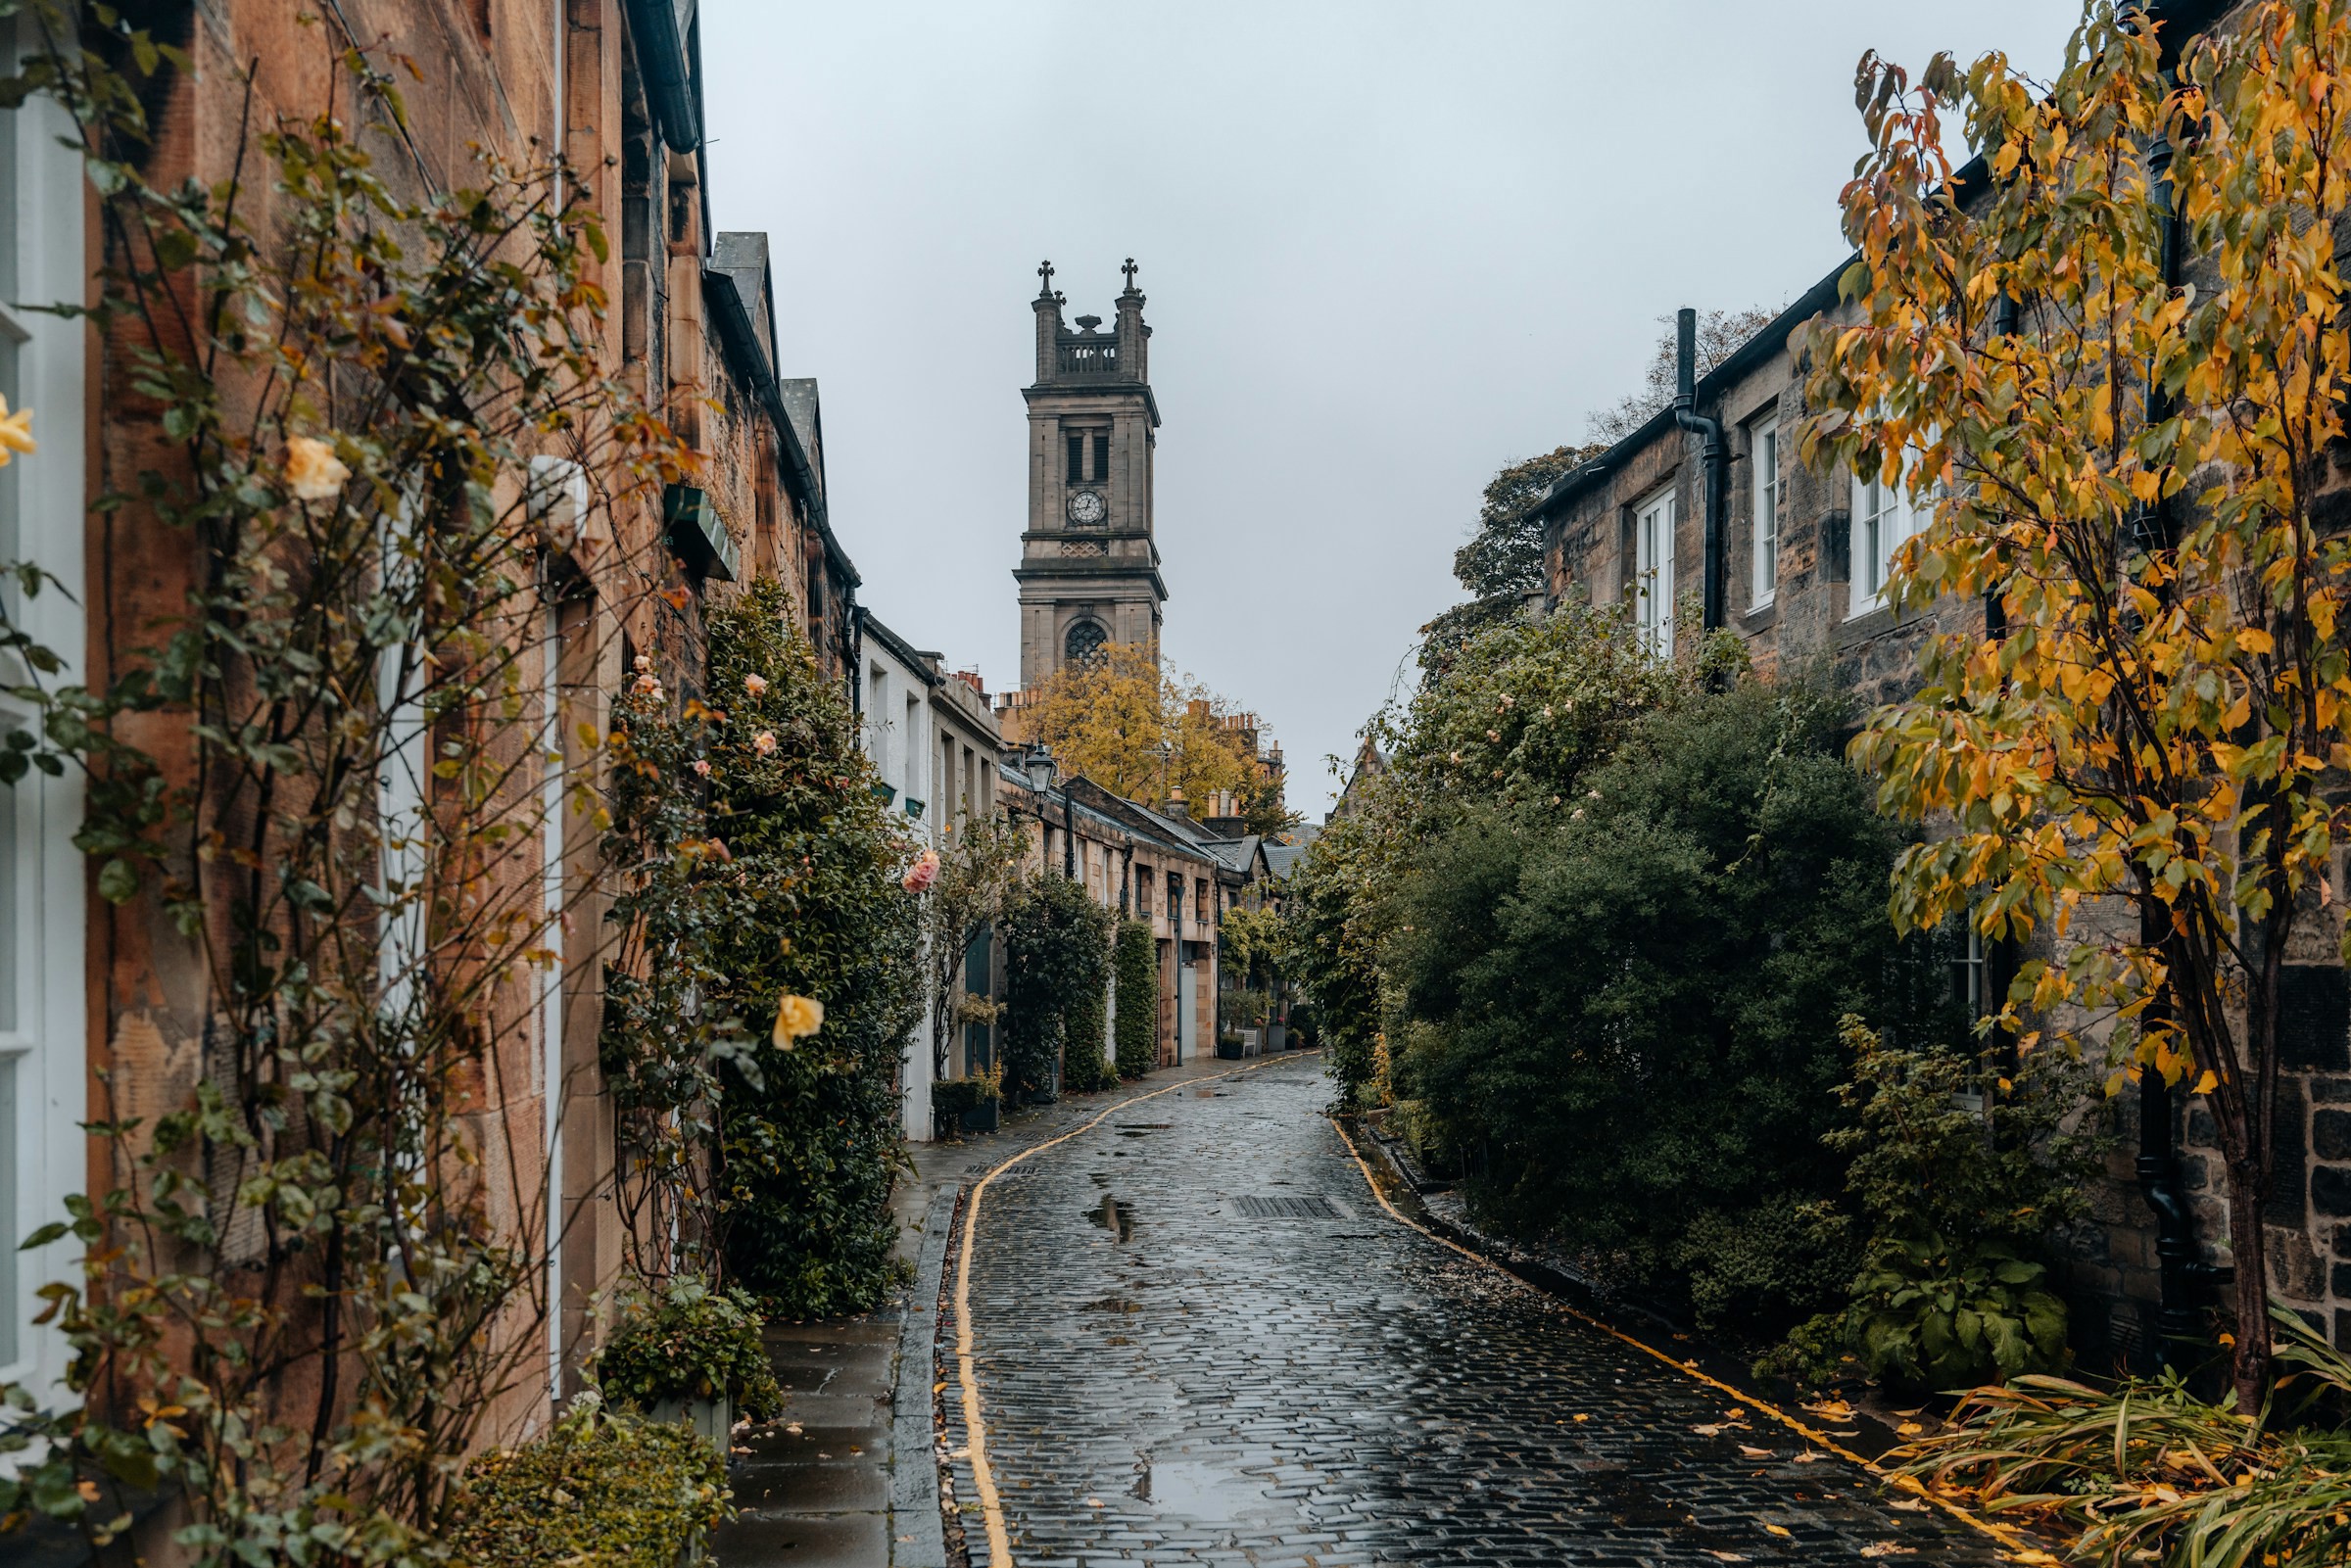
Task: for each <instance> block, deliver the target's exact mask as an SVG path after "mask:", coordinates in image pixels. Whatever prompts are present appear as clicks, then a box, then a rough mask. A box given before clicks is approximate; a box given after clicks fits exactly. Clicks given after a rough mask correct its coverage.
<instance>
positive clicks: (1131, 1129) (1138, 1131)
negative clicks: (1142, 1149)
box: [1115, 1121, 1176, 1138]
mask: <svg viewBox="0 0 2351 1568" xmlns="http://www.w3.org/2000/svg"><path fill="white" fill-rule="evenodd" d="M1115 1125H1116V1126H1117V1127H1118V1129H1119V1136H1120V1137H1122V1138H1139V1137H1141V1136H1142V1135H1143V1134H1144V1133H1146V1132H1165V1131H1167V1130H1168V1129H1169V1128H1171V1127H1173V1126H1175V1125H1176V1123H1175V1122H1173V1121H1121V1122H1118V1123H1115Z"/></svg>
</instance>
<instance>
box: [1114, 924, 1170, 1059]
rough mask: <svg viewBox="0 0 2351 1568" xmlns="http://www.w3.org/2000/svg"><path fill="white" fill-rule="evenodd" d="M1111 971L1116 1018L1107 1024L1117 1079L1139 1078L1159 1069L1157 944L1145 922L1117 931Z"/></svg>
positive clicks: (1126, 925)
mask: <svg viewBox="0 0 2351 1568" xmlns="http://www.w3.org/2000/svg"><path fill="white" fill-rule="evenodd" d="M1111 970H1112V974H1113V976H1114V979H1115V982H1116V983H1117V985H1118V988H1119V992H1118V995H1119V1012H1118V1017H1117V1018H1116V1019H1115V1020H1114V1021H1113V1022H1112V1023H1111V1028H1112V1030H1113V1031H1114V1037H1115V1039H1116V1042H1117V1045H1118V1053H1119V1076H1120V1077H1122V1078H1139V1077H1141V1076H1142V1075H1143V1074H1144V1073H1146V1072H1148V1071H1150V1070H1151V1069H1153V1068H1155V1067H1157V1066H1159V942H1158V940H1157V938H1155V937H1154V936H1153V935H1152V934H1151V927H1150V925H1149V923H1148V922H1145V921H1139V920H1138V921H1128V923H1127V924H1125V925H1124V926H1121V927H1119V935H1118V941H1117V944H1116V947H1115V950H1114V952H1113V954H1112V959H1111Z"/></svg>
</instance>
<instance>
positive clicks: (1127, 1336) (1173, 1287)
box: [939, 1058, 2005, 1568]
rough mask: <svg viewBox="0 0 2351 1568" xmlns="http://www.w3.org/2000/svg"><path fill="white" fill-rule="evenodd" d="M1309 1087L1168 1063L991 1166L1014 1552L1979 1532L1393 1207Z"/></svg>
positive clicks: (1690, 1545)
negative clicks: (1457, 1248) (1068, 1128)
mask: <svg viewBox="0 0 2351 1568" xmlns="http://www.w3.org/2000/svg"><path fill="white" fill-rule="evenodd" d="M1329 1097H1330V1085H1329V1083H1328V1081H1327V1080H1326V1079H1325V1078H1324V1077H1323V1076H1322V1073H1321V1070H1320V1063H1319V1059H1311V1058H1310V1059H1304V1060H1300V1061H1296V1062H1286V1063H1281V1064H1278V1065H1275V1066H1271V1067H1268V1068H1265V1069H1261V1070H1257V1071H1253V1072H1250V1073H1247V1074H1245V1075H1242V1076H1239V1077H1235V1078H1232V1079H1228V1080H1225V1081H1223V1082H1216V1083H1202V1084H1198V1085H1187V1086H1184V1087H1183V1088H1181V1089H1179V1090H1177V1091H1176V1092H1175V1093H1171V1094H1167V1095H1162V1096H1160V1097H1158V1098H1156V1099H1153V1100H1149V1101H1146V1102H1144V1103H1142V1104H1140V1105H1137V1106H1135V1107H1133V1108H1132V1110H1131V1112H1125V1111H1121V1112H1115V1113H1114V1114H1113V1115H1112V1116H1110V1117H1107V1118H1106V1119H1105V1120H1104V1121H1103V1123H1102V1124H1101V1125H1100V1126H1099V1127H1097V1128H1095V1129H1093V1130H1092V1131H1089V1132H1085V1133H1083V1134H1080V1136H1078V1137H1076V1138H1074V1139H1072V1140H1071V1141H1069V1142H1067V1143H1064V1144H1061V1145H1060V1146H1058V1147H1056V1148H1052V1149H1048V1150H1044V1151H1042V1152H1040V1153H1039V1154H1037V1155H1036V1156H1034V1157H1032V1159H1030V1160H1028V1161H1027V1162H1024V1163H1023V1164H1021V1165H1018V1166H1015V1167H1014V1168H1013V1170H1012V1171H1011V1172H1008V1173H1007V1174H1006V1175H1005V1176H1003V1177H1000V1178H999V1179H997V1180H996V1181H995V1182H994V1183H993V1185H991V1186H990V1188H989V1189H988V1193H987V1197H986V1200H985V1202H984V1205H983V1209H982V1214H981V1218H980V1222H979V1233H978V1238H977V1242H976V1251H975V1252H974V1254H973V1259H972V1279H971V1293H972V1319H973V1327H974V1333H975V1336H976V1350H977V1371H978V1375H979V1379H980V1385H981V1390H982V1397H983V1401H984V1419H985V1422H986V1428H987V1444H986V1448H987V1456H988V1459H989V1461H990V1464H991V1465H992V1467H993V1471H994V1475H995V1480H996V1484H997V1486H998V1488H999V1489H1000V1490H1001V1493H1002V1496H1003V1500H1004V1510H1005V1515H1006V1524H1007V1528H1008V1530H1009V1532H1010V1536H1011V1542H1012V1548H1013V1554H1014V1557H1015V1559H1016V1560H1017V1561H1018V1562H1019V1563H1021V1564H1023V1565H1025V1568H1047V1565H1053V1564H1071V1565H1077V1564H1084V1565H1093V1564H1107V1563H1159V1564H1176V1563H1207V1564H1252V1565H1256V1568H1311V1565H1335V1564H1372V1563H1399V1564H1401V1563H1411V1564H1454V1563H1459V1564H1528V1565H1538V1564H1539V1565H1546V1568H1548V1565H1553V1564H1573V1565H1595V1568H1597V1565H1604V1564H1605V1565H1625V1568H1630V1565H1668V1564H1670V1565H1677V1568H1678V1565H1683V1564H1688V1565H1692V1568H1702V1565H1703V1568H1710V1565H1712V1564H1715V1563H1721V1562H1741V1561H1745V1562H1755V1563H1771V1562H1803V1563H1808V1564H1811V1563H1846V1562H1861V1561H1875V1560H1881V1559H1885V1558H1899V1557H1913V1556H1914V1557H1915V1558H1916V1559H1917V1560H1918V1561H1920V1562H1922V1563H1923V1562H1931V1563H1937V1564H1943V1563H1950V1564H1972V1563H1988V1562H1996V1561H2001V1560H2003V1559H2004V1555H2005V1554H2004V1553H2003V1552H2001V1551H2000V1550H1999V1548H1998V1547H1997V1546H1996V1545H1994V1544H1992V1543H1991V1542H1989V1541H1987V1540H1985V1539H1984V1538H1983V1537H1981V1536H1978V1535H1976V1534H1975V1533H1973V1532H1971V1531H1969V1530H1968V1529H1966V1527H1965V1526H1963V1525H1960V1524H1958V1523H1956V1522H1954V1521H1951V1520H1948V1519H1947V1518H1945V1517H1943V1516H1942V1515H1940V1514H1936V1513H1932V1512H1926V1511H1904V1510H1903V1509H1901V1508H1897V1507H1896V1506H1895V1505H1894V1504H1893V1501H1892V1499H1890V1498H1889V1497H1887V1496H1886V1494H1885V1493H1884V1492H1883V1490H1882V1488H1881V1486H1880V1484H1879V1483H1878V1482H1877V1481H1876V1480H1875V1479H1874V1478H1872V1477H1871V1476H1869V1475H1868V1474H1866V1473H1865V1472H1863V1471H1861V1470H1859V1469H1857V1468H1855V1467H1853V1466H1851V1465H1849V1464H1847V1463H1846V1462H1845V1461H1843V1460H1840V1459H1837V1458H1835V1457H1833V1456H1830V1455H1827V1454H1813V1453H1808V1452H1807V1451H1806V1450H1804V1449H1803V1447H1802V1445H1801V1443H1800V1442H1799V1440H1798V1439H1796V1438H1795V1436H1794V1435H1793V1434H1790V1433H1787V1432H1786V1431H1785V1430H1784V1429H1780V1428H1776V1427H1765V1428H1764V1429H1762V1430H1758V1429H1757V1422H1756V1420H1754V1419H1752V1418H1742V1419H1741V1420H1739V1421H1736V1422H1733V1421H1727V1420H1726V1417H1727V1416H1728V1415H1729V1414H1730V1412H1731V1405H1730V1402H1729V1401H1728V1400H1726V1399H1725V1398H1724V1397H1723V1396H1722V1395H1720V1394H1719V1393H1717V1392H1715V1391H1713V1390H1709V1389H1707V1388H1705V1387H1704V1386H1703V1385H1701V1384H1698V1383H1696V1382H1693V1381H1690V1380H1688V1379H1686V1378H1684V1377H1682V1376H1681V1375H1680V1374H1678V1373H1676V1372H1674V1371H1673V1370H1672V1369H1671V1368H1668V1367H1665V1366H1663V1365H1660V1364H1659V1363H1657V1362H1656V1361H1655V1360H1653V1359H1651V1358H1650V1357H1648V1356H1645V1355H1643V1354H1641V1353H1640V1352H1638V1351H1635V1350H1633V1349H1632V1348H1630V1347H1628V1346H1626V1345H1624V1344H1622V1343H1620V1342H1618V1341H1616V1340H1613V1339H1610V1338H1608V1337H1607V1336H1605V1335H1603V1334H1601V1333H1600V1332H1598V1331H1596V1330H1594V1329H1592V1328H1589V1327H1587V1326H1585V1325H1583V1324H1581V1323H1578V1322H1576V1321H1575V1320H1573V1319H1572V1318H1570V1317H1568V1316H1566V1315H1564V1314H1563V1313H1562V1312H1561V1311H1560V1310H1559V1307H1557V1305H1556V1304H1555V1303H1553V1302H1552V1301H1551V1299H1550V1298H1548V1297H1545V1296H1543V1295H1541V1294H1540V1293H1538V1292H1536V1291H1534V1290H1533V1289H1532V1288H1530V1287H1528V1286H1525V1285H1523V1284H1521V1283H1520V1282H1519V1281H1517V1280H1515V1279H1513V1278H1511V1277H1510V1276H1508V1275H1506V1274H1503V1273H1501V1272H1500V1271H1498V1270H1496V1269H1492V1268H1489V1267H1486V1266H1485V1265H1483V1264H1480V1263H1477V1262H1473V1261H1470V1260H1468V1259H1463V1258H1461V1257H1459V1256H1458V1255H1456V1254H1454V1253H1452V1252H1449V1251H1447V1250H1446V1249H1444V1248H1443V1247H1441V1246H1439V1245H1438V1244H1437V1243H1435V1242H1433V1241H1431V1240H1429V1239H1428V1238H1426V1237H1423V1236H1421V1235H1419V1234H1416V1233H1415V1232H1414V1231H1412V1230H1409V1229H1407V1228H1405V1227H1404V1226H1402V1225H1399V1224H1397V1223H1396V1222H1395V1221H1394V1220H1392V1219H1390V1218H1389V1217H1388V1216H1387V1215H1386V1214H1385V1213H1384V1212H1381V1210H1380V1209H1379V1207H1378V1205H1377V1203H1376V1202H1375V1201H1374V1200H1373V1199H1372V1198H1371V1196H1370V1195H1369V1193H1368V1192H1367V1189H1366V1187H1365V1185H1364V1179H1363V1175H1362V1172H1361V1171H1360V1169H1359V1168H1358V1166H1357V1165H1356V1164H1355V1162H1354V1160H1353V1159H1352V1158H1351V1157H1350V1156H1349V1154H1348V1152H1347V1150H1346V1147H1345V1145H1344V1144H1342V1143H1341V1142H1340V1140H1339V1138H1338V1136H1337V1134H1336V1133H1335V1132H1334V1131H1333V1130H1332V1128H1331V1126H1330V1124H1329V1122H1328V1121H1326V1120H1325V1119H1324V1118H1323V1117H1322V1116H1321V1114H1320V1113H1321V1110H1322V1107H1323V1106H1324V1105H1325V1104H1326V1102H1327V1101H1328V1100H1329ZM954 1327H955V1325H954V1323H953V1321H952V1317H951V1315H942V1320H941V1322H940V1325H939V1340H940V1346H941V1355H942V1358H941V1361H940V1368H939V1375H940V1377H941V1378H943V1379H946V1380H947V1381H948V1383H949V1386H950V1393H949V1395H948V1397H947V1399H946V1400H945V1402H944V1404H943V1413H944V1415H945V1419H946V1426H945V1432H944V1439H945V1443H946V1446H947V1448H948V1449H949V1450H950V1452H951V1453H952V1454H954V1455H955V1458H954V1459H953V1461H952V1463H951V1464H950V1466H949V1480H950V1483H951V1485H952V1488H953V1493H954V1499H953V1500H954V1505H955V1506H956V1507H957V1508H958V1509H960V1510H961V1517H962V1519H963V1522H964V1526H965V1529H964V1536H965V1539H966V1542H967V1543H968V1548H969V1550H970V1553H971V1560H972V1561H973V1562H974V1563H985V1562H987V1560H988V1553H987V1537H986V1532H985V1530H984V1527H983V1522H982V1519H981V1516H980V1514H979V1513H978V1511H977V1502H976V1496H977V1495H976V1492H975V1490H974V1485H973V1479H972V1473H971V1467H970V1464H969V1462H968V1458H967V1457H966V1455H967V1454H968V1449H967V1448H966V1442H967V1439H966V1435H965V1433H964V1431H963V1427H962V1412H961V1408H960V1403H959V1402H958V1401H957V1400H956V1399H955V1398H954V1397H953V1395H952V1392H951V1388H952V1380H953V1378H954V1375H955V1374H954V1359H953V1335H954ZM1700 1427H1704V1428H1708V1429H1709V1431H1708V1432H1706V1433H1702V1432H1700V1431H1697V1430H1695V1429H1696V1428H1700ZM1908 1507H1909V1508H1910V1509H1918V1508H1919V1505H1918V1504H1916V1503H1915V1502H1911V1503H1909V1504H1908Z"/></svg>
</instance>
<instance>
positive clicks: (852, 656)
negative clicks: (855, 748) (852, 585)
mask: <svg viewBox="0 0 2351 1568" xmlns="http://www.w3.org/2000/svg"><path fill="white" fill-rule="evenodd" d="M847 608H848V612H849V717H850V718H851V719H854V720H857V721H858V726H857V729H858V733H859V734H860V735H862V734H864V731H865V725H864V722H863V721H864V719H865V609H864V606H862V605H860V604H859V603H858V602H857V595H856V592H855V591H854V590H851V591H850V594H849V600H848V606H847Z"/></svg>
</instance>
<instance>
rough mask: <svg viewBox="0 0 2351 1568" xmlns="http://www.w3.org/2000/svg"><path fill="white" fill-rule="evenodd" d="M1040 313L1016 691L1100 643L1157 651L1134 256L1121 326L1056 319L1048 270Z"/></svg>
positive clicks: (1146, 391)
mask: <svg viewBox="0 0 2351 1568" xmlns="http://www.w3.org/2000/svg"><path fill="white" fill-rule="evenodd" d="M1036 270H1037V275H1038V276H1040V277H1041V278H1043V279H1044V287H1043V288H1042V289H1041V290H1040V291H1039V292H1038V294H1037V297H1036V303H1035V309H1036V381H1035V384H1034V385H1032V386H1031V387H1029V388H1027V389H1026V390H1024V391H1023V392H1022V394H1021V396H1022V397H1023V398H1025V399H1027V400H1028V403H1029V527H1028V531H1027V532H1026V533H1024V534H1022V536H1021V564H1020V565H1019V567H1018V568H1016V569H1015V570H1014V572H1013V574H1012V575H1013V579H1014V581H1016V582H1018V583H1019V584H1020V585H1021V685H1022V686H1023V687H1025V688H1034V687H1036V686H1037V685H1038V684H1040V683H1041V682H1043V681H1044V680H1045V679H1046V678H1048V677H1049V676H1051V675H1052V674H1053V672H1054V671H1056V670H1058V669H1060V668H1061V667H1062V666H1063V665H1065V664H1069V663H1072V662H1074V661H1076V660H1079V659H1082V658H1084V657H1085V656H1087V655H1088V654H1090V653H1092V652H1093V651H1094V650H1095V649H1097V648H1099V647H1101V646H1102V645H1103V644H1104V643H1106V642H1125V643H1133V644H1136V645H1138V646H1144V647H1149V648H1151V649H1152V650H1153V651H1154V653H1156V652H1157V649H1158V647H1159V621H1160V606H1161V605H1163V604H1165V603H1166V602H1167V598H1168V589H1167V585H1166V584H1165V583H1163V582H1161V581H1160V576H1159V546H1157V545H1155V544H1154V543H1153V542H1152V534H1151V462H1152V449H1153V447H1154V445H1155V443H1156V440H1157V438H1156V436H1155V435H1154V432H1155V431H1157V430H1158V428H1159V404H1157V403H1156V402H1155V401H1154V400H1153V399H1152V396H1151V373H1150V371H1151V359H1150V349H1151V329H1150V328H1149V327H1147V326H1145V325H1143V296H1142V292H1141V291H1140V290H1138V289H1137V288H1136V287H1135V286H1134V273H1135V266H1134V261H1133V260H1132V259H1131V258H1129V259H1128V262H1127V265H1126V267H1125V268H1124V269H1123V270H1124V271H1125V272H1126V274H1127V287H1126V290H1125V291H1124V292H1123V293H1121V294H1120V295H1119V300H1118V312H1119V314H1118V321H1117V322H1116V324H1115V325H1113V326H1112V328H1111V330H1109V331H1108V332H1104V331H1103V330H1101V327H1102V318H1101V317H1100V316H1092V315H1081V316H1080V317H1079V318H1078V330H1077V331H1075V332H1072V331H1071V330H1070V329H1069V328H1068V327H1066V326H1064V325H1063V324H1062V319H1061V307H1062V297H1061V296H1060V295H1058V294H1056V293H1054V292H1053V263H1051V262H1050V261H1048V262H1046V263H1045V264H1044V265H1042V266H1040V267H1038V268H1037V269H1036Z"/></svg>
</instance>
